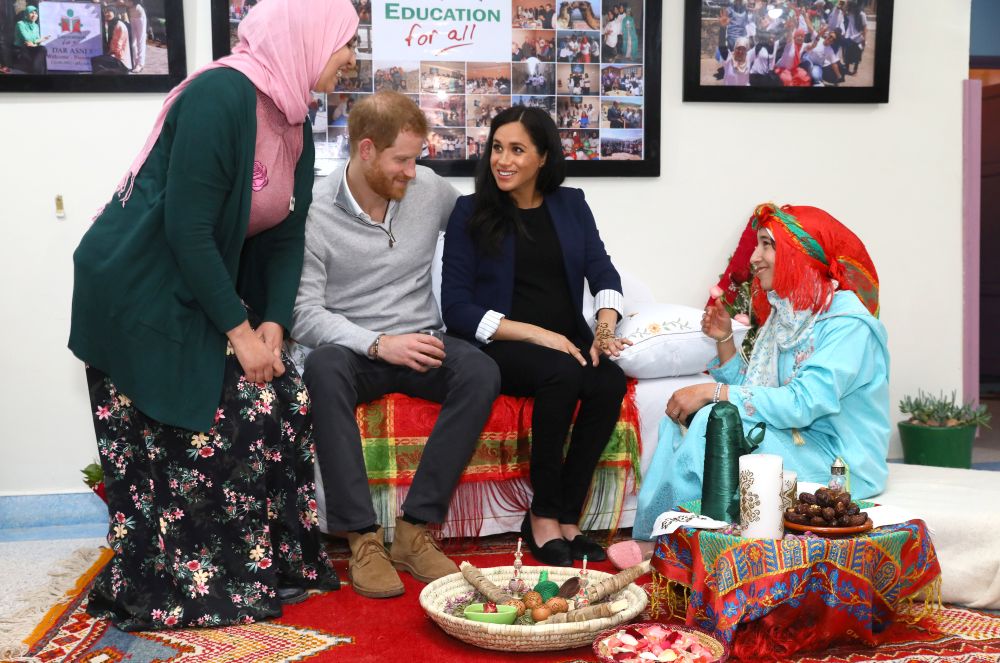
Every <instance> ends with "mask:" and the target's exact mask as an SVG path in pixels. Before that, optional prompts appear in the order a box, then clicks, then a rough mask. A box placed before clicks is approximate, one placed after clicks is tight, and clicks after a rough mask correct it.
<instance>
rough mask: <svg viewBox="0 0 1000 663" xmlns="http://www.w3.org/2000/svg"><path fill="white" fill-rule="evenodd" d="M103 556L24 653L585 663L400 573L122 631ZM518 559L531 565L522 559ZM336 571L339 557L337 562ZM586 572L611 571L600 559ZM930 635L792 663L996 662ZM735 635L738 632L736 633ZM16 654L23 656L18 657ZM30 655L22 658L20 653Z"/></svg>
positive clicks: (965, 617) (947, 628) (146, 660)
mask: <svg viewBox="0 0 1000 663" xmlns="http://www.w3.org/2000/svg"><path fill="white" fill-rule="evenodd" d="M511 551H512V548H511V542H510V539H507V538H504V537H500V538H497V537H491V539H489V540H484V541H483V542H482V543H479V544H476V545H475V548H472V546H468V548H467V549H465V550H462V551H460V552H456V554H454V555H453V557H454V558H455V559H458V560H461V559H467V560H469V561H470V562H472V563H473V564H476V565H479V566H484V567H485V566H500V565H507V564H510V563H511V560H512V555H511ZM107 559H108V557H107V554H105V555H104V556H102V557H101V559H99V560H98V561H97V562H96V563H95V564H94V566H93V567H92V568H91V569H90V570H89V571H88V572H87V573H86V574H84V576H83V577H81V578H80V581H79V582H78V583H77V586H76V587H75V588H74V590H73V591H72V592H71V594H70V595H68V596H67V599H66V601H65V602H63V603H61V604H60V605H58V606H56V607H54V608H53V609H52V610H51V611H50V612H49V614H48V615H46V618H45V619H44V620H43V621H42V622H41V623H40V624H39V626H38V628H37V629H35V632H34V633H32V635H31V636H30V637H29V639H28V643H29V646H30V649H29V652H28V656H31V657H35V660H37V661H41V662H43V663H50V662H55V661H65V662H73V663H77V662H84V661H85V662H88V663H117V662H119V661H128V662H129V663H153V662H156V663H167V662H171V663H173V662H183V663H203V662H204V663H275V662H278V661H303V660H309V661H315V662H317V663H322V662H326V661H354V662H359V663H363V662H369V661H371V662H374V661H391V660H400V659H403V658H405V660H406V661H407V663H419V662H423V661H434V662H447V663H463V662H472V661H477V662H479V661H482V662H486V661H515V662H517V661H521V662H524V663H529V662H530V663H536V662H546V663H549V662H552V663H593V662H595V661H596V660H597V659H596V658H595V656H594V655H593V652H592V651H590V650H589V649H588V648H579V649H572V650H566V651H563V652H539V653H532V654H515V653H506V652H494V651H489V650H484V649H478V648H476V647H472V646H470V645H466V644H464V643H462V642H459V641H458V640H455V639H453V638H451V637H450V636H448V635H446V634H445V633H444V632H443V631H442V630H441V629H439V628H438V627H437V626H436V625H435V624H434V623H433V622H432V621H431V620H430V619H428V618H427V617H426V616H425V615H424V613H423V611H422V610H421V608H420V605H419V603H418V599H417V597H418V595H419V593H420V589H421V588H422V585H421V584H420V583H418V582H416V581H415V580H413V579H412V578H410V576H409V575H408V574H405V573H404V574H401V575H402V576H403V582H404V584H405V585H406V593H405V594H404V595H403V596H400V597H397V598H393V599H382V600H373V599H366V598H363V597H361V596H358V595H357V594H355V593H354V592H353V591H351V589H350V588H349V587H344V588H343V589H341V590H340V591H338V592H330V593H327V594H318V595H315V596H313V597H312V598H310V599H309V600H308V601H306V602H304V603H301V604H299V605H295V606H289V607H288V608H286V610H285V614H284V616H283V617H281V619H278V620H275V621H272V622H267V623H260V624H253V625H249V626H233V627H227V628H219V629H186V630H178V631H159V632H148V633H125V632H122V631H119V630H117V629H116V628H114V627H112V626H110V625H109V624H107V623H106V622H103V621H99V620H95V619H93V618H92V617H90V616H89V615H87V613H86V596H87V589H88V588H89V586H90V583H91V581H92V580H93V577H94V576H95V575H96V574H97V572H98V571H99V570H100V568H101V567H102V566H103V565H104V564H105V563H106V561H107ZM525 561H526V563H527V564H532V563H533V562H532V560H531V559H530V557H526V560H525ZM337 566H338V572H339V573H340V575H341V577H342V578H343V577H346V563H345V562H344V561H343V560H341V561H339V562H337ZM595 568H598V569H602V570H610V567H607V566H606V565H595ZM924 623H925V624H928V622H924ZM930 625H931V626H932V631H927V630H923V629H899V632H900V633H899V635H898V636H896V637H895V639H894V640H893V641H892V642H891V643H888V644H885V645H883V646H881V647H879V648H877V649H869V648H857V647H855V648H853V649H852V648H848V647H842V648H837V649H831V650H829V651H826V652H823V653H820V654H813V655H811V656H802V657H799V658H797V659H794V660H795V661H798V663H861V662H865V661H879V662H884V663H890V662H895V663H903V662H904V661H905V662H917V661H919V662H930V661H941V662H944V663H987V662H990V663H997V662H1000V617H997V616H994V615H988V614H983V613H977V612H973V611H970V610H963V609H958V608H945V609H943V610H940V611H937V612H936V613H935V615H934V617H932V618H931V623H930ZM737 637H739V636H737ZM22 660H23V659H22ZM28 660H31V659H28Z"/></svg>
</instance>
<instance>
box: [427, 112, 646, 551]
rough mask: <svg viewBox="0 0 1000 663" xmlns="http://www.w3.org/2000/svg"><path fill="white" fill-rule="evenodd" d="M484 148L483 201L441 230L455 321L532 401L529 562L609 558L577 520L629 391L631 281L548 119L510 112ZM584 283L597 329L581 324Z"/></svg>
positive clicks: (468, 205) (460, 210)
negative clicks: (568, 175) (619, 361)
mask: <svg viewBox="0 0 1000 663" xmlns="http://www.w3.org/2000/svg"><path fill="white" fill-rule="evenodd" d="M486 145H487V152H486V153H485V154H484V155H483V157H482V159H480V161H479V165H478V170H477V175H476V194H475V196H464V197H462V198H459V199H458V202H457V204H456V205H455V210H454V211H453V212H452V215H451V220H450V222H449V223H448V232H447V233H446V235H445V244H444V267H443V274H442V283H441V305H442V309H443V313H444V320H445V324H447V326H448V331H449V333H451V334H455V335H457V336H460V337H463V338H466V339H468V340H470V341H473V342H476V343H478V344H479V345H481V346H482V347H483V351H484V352H486V353H487V354H488V355H490V356H491V357H492V358H493V359H494V360H495V361H496V362H497V364H498V366H499V367H500V376H501V387H500V389H501V391H502V392H503V393H505V394H510V395H513V396H531V397H533V398H534V399H535V404H534V411H533V415H532V422H531V425H532V448H531V484H532V488H533V490H534V497H533V499H532V502H531V509H530V510H529V512H528V513H527V514H525V518H524V522H523V523H522V525H521V532H522V534H523V536H524V538H525V540H526V541H527V542H528V546H529V548H530V549H531V552H532V554H533V555H534V556H535V558H536V559H538V560H539V561H540V562H542V563H544V564H550V565H555V566H572V564H573V560H574V559H583V556H584V555H587V556H588V558H589V559H590V560H592V561H594V560H596V561H600V560H603V559H605V553H604V550H603V549H602V548H601V547H600V546H599V545H597V544H596V543H594V542H593V541H592V540H591V539H589V538H587V537H586V536H584V535H583V533H582V532H580V528H579V526H578V523H579V520H580V513H581V511H582V510H583V504H584V501H585V500H586V498H587V492H588V490H589V487H590V483H591V479H592V478H593V474H594V469H595V468H596V467H597V462H598V460H599V459H600V456H601V453H602V452H603V451H604V448H605V446H607V443H608V439H609V438H610V437H611V433H612V431H613V430H614V426H615V422H617V420H618V415H619V412H620V409H621V403H622V399H623V398H624V397H625V376H624V375H623V374H622V371H621V369H620V368H618V366H617V365H616V364H615V363H614V362H611V361H606V360H605V361H602V359H601V358H602V355H603V356H617V355H618V354H619V352H621V350H622V349H623V348H624V346H625V345H627V344H628V343H629V342H628V341H627V340H624V339H620V338H617V337H616V336H615V326H616V325H617V323H618V320H619V319H620V318H621V314H622V303H623V298H622V286H621V278H620V277H619V276H618V272H617V270H615V267H614V265H612V264H611V258H610V257H608V254H607V252H606V251H605V250H604V243H603V242H602V241H601V237H600V235H599V234H598V232H597V225H596V223H595V222H594V215H593V214H592V213H591V211H590V208H589V207H588V206H587V202H586V201H585V200H584V196H583V192H582V191H580V190H579V189H569V188H566V187H561V186H560V185H561V184H562V181H563V179H564V177H565V175H564V171H565V163H564V160H563V154H562V147H561V144H560V140H559V132H558V130H557V129H556V125H555V122H553V120H552V118H551V116H549V114H548V113H546V112H545V111H543V110H541V109H537V108H526V107H524V106H515V107H513V108H510V109H508V110H505V111H503V112H501V113H500V114H498V115H497V116H496V118H494V120H493V122H492V124H491V125H490V134H489V137H488V138H487V140H486ZM585 278H586V280H587V282H588V283H589V284H590V288H591V292H592V293H593V294H594V297H595V304H596V309H597V314H596V316H595V317H596V333H595V332H594V331H592V330H591V327H590V324H589V323H588V321H587V320H585V319H584V317H583V281H584V279H585ZM578 401H579V403H580V410H579V413H578V415H577V418H576V422H575V424H574V423H573V412H574V410H575V409H576V405H577V402H578ZM571 425H572V430H573V433H572V437H571V439H570V446H569V451H568V452H567V454H566V458H565V461H564V460H563V446H564V443H565V441H566V437H567V435H568V434H569V430H570V427H571Z"/></svg>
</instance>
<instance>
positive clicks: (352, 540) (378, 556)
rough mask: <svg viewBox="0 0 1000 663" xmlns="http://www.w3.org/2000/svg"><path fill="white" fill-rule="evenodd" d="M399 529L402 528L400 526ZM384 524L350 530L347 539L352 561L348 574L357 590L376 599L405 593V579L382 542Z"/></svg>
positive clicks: (348, 565)
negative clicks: (373, 528)
mask: <svg viewBox="0 0 1000 663" xmlns="http://www.w3.org/2000/svg"><path fill="white" fill-rule="evenodd" d="M397 531H398V530H397ZM384 540H385V539H383V538H382V528H381V527H379V528H378V531H377V532H369V533H368V534H358V533H356V532H348V533H347V543H348V544H349V545H350V546H351V561H350V562H348V564H347V576H348V577H349V578H350V579H351V585H352V586H353V587H354V591H355V592H357V593H358V594H361V596H367V597H368V598H372V599H384V598H388V597H390V596H399V595H400V594H402V593H403V581H402V580H400V579H399V574H398V573H396V569H394V568H392V562H391V561H390V560H389V555H388V553H387V552H386V550H385V546H384V545H383V544H382V542H383V541H384Z"/></svg>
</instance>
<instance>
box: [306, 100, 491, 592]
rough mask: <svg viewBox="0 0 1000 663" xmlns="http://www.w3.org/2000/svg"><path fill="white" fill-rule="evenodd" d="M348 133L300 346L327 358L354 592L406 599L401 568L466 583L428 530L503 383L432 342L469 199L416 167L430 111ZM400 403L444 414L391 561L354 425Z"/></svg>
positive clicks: (327, 401) (325, 209) (314, 215)
mask: <svg viewBox="0 0 1000 663" xmlns="http://www.w3.org/2000/svg"><path fill="white" fill-rule="evenodd" d="M348 133H349V135H350V150H351V153H350V159H349V160H348V162H347V163H346V164H345V165H344V166H343V167H342V168H340V169H338V170H336V171H334V172H333V173H332V174H330V175H329V176H328V177H327V178H325V179H324V180H321V181H320V182H318V183H317V185H316V186H315V189H314V195H313V204H312V206H311V207H310V209H309V216H308V220H307V221H306V246H305V262H304V265H303V268H302V280H301V283H300V285H299V292H298V297H297V299H296V302H295V311H294V318H293V328H292V336H293V337H294V338H295V339H296V340H297V341H298V342H299V343H302V344H303V345H305V346H307V347H311V348H314V349H313V350H312V352H310V353H309V355H308V356H307V357H306V361H305V372H304V373H303V377H304V378H305V381H306V385H307V386H308V388H309V393H310V395H311V397H312V403H313V422H314V428H315V439H316V456H317V465H318V466H319V477H321V478H322V489H320V487H317V498H318V499H319V500H320V501H323V498H324V497H325V506H323V505H321V506H320V508H319V513H320V514H321V519H323V518H325V523H324V522H322V520H321V523H320V525H321V527H322V528H323V530H324V531H327V532H337V533H344V534H345V535H346V537H347V540H348V543H349V544H350V548H351V560H350V563H349V566H348V574H349V575H350V577H351V583H352V585H353V587H354V591H356V592H357V593H359V594H361V595H363V596H368V597H373V598H382V597H389V596H397V595H399V594H402V593H403V583H402V582H401V581H400V579H399V575H398V574H397V573H396V569H397V568H401V569H404V570H406V571H408V572H410V573H411V574H412V575H413V576H414V577H415V578H417V579H418V580H420V581H422V582H430V581H432V580H436V579H437V578H440V577H441V576H444V575H448V574H450V573H455V572H457V571H458V568H457V567H456V566H455V564H454V562H452V561H451V560H449V559H448V558H447V557H446V556H445V555H444V554H443V553H442V552H441V549H440V548H439V547H438V545H437V543H436V541H435V539H434V538H433V536H432V535H431V533H430V532H429V531H428V530H427V527H426V525H427V523H429V522H433V523H440V522H442V521H444V520H445V517H446V516H447V513H448V505H449V503H450V502H451V496H452V492H453V490H454V488H455V486H456V485H457V484H458V480H459V477H460V475H461V473H462V470H463V469H464V468H465V466H466V464H467V463H468V461H469V458H470V457H471V456H472V452H473V450H474V449H475V447H476V444H477V442H478V439H479V433H480V431H481V430H482V428H483V425H484V424H485V423H486V419H487V418H488V416H489V413H490V409H491V407H492V404H493V399H494V398H495V397H496V396H497V393H498V392H499V388H500V376H499V371H498V370H497V367H496V364H494V363H493V360H492V359H490V358H489V357H488V356H487V355H486V354H485V353H483V352H481V351H479V350H478V349H477V348H475V347H473V346H472V345H470V344H468V343H466V342H465V341H462V340H460V339H458V338H454V337H452V336H448V335H443V336H440V337H435V336H433V335H430V334H427V333H419V332H421V331H422V330H423V331H426V330H438V329H440V328H441V326H442V323H441V315H440V312H439V309H438V306H437V303H436V301H435V299H434V295H433V292H432V287H431V266H432V262H433V257H434V250H435V247H436V246H437V241H438V235H439V233H440V232H441V231H443V230H444V229H445V227H446V226H447V224H448V218H449V216H450V214H451V210H452V208H453V207H454V203H455V200H456V198H458V195H459V194H458V191H457V190H455V188H454V187H453V186H451V185H450V184H449V183H448V182H446V181H445V180H444V179H442V178H440V177H438V176H437V175H436V174H435V173H434V172H433V171H432V170H430V169H429V168H425V167H423V166H418V165H416V159H417V157H419V156H420V152H421V149H422V147H423V143H424V140H425V138H426V136H427V120H426V118H425V117H424V114H423V112H422V111H421V110H420V109H419V108H418V107H417V105H416V104H415V103H413V101H411V100H410V99H409V98H407V97H406V96H404V95H402V94H399V93H397V92H389V91H383V92H378V93H376V94H374V95H372V96H370V97H368V98H366V99H365V100H363V101H360V102H358V103H357V104H356V105H355V106H354V108H353V109H352V111H351V114H350V116H349V118H348ZM391 392H402V393H406V394H408V395H410V396H415V397H419V398H425V399H427V400H431V401H435V402H438V403H441V404H442V408H441V413H440V415H439V416H438V419H437V421H436V422H435V424H434V428H433V430H432V432H431V434H430V437H429V438H428V439H427V443H426V445H425V447H424V451H423V455H422V457H421V460H420V465H419V467H418V469H417V472H416V475H415V477H414V479H413V483H412V485H411V486H410V489H409V492H408V494H407V497H406V500H405V501H404V502H403V506H402V511H403V515H402V517H400V518H397V519H396V522H395V536H394V538H393V542H392V548H391V550H389V551H387V550H386V549H385V547H384V545H383V541H384V539H383V531H382V527H380V526H379V523H378V522H377V518H376V514H375V510H374V508H373V506H372V497H371V492H370V490H369V487H368V476H367V473H366V470H365V461H364V455H363V453H362V448H361V442H360V432H359V430H358V424H357V421H356V419H355V414H354V412H355V407H356V406H357V405H358V404H360V403H367V402H369V401H372V400H374V399H376V398H379V397H381V396H383V395H384V394H387V393H391ZM321 496H323V497H321ZM383 524H384V523H383Z"/></svg>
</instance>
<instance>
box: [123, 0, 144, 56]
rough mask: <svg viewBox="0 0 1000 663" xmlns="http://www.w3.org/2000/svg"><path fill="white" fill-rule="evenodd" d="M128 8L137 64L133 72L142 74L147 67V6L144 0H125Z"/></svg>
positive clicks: (133, 50)
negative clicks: (143, 4)
mask: <svg viewBox="0 0 1000 663" xmlns="http://www.w3.org/2000/svg"><path fill="white" fill-rule="evenodd" d="M125 7H126V9H127V10H128V24H129V26H130V27H131V29H132V52H133V53H134V54H135V66H134V67H133V68H132V73H134V74H140V73H142V70H143V69H144V68H145V67H146V28H147V24H148V20H147V18H146V8H145V7H143V6H142V0H125Z"/></svg>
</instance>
